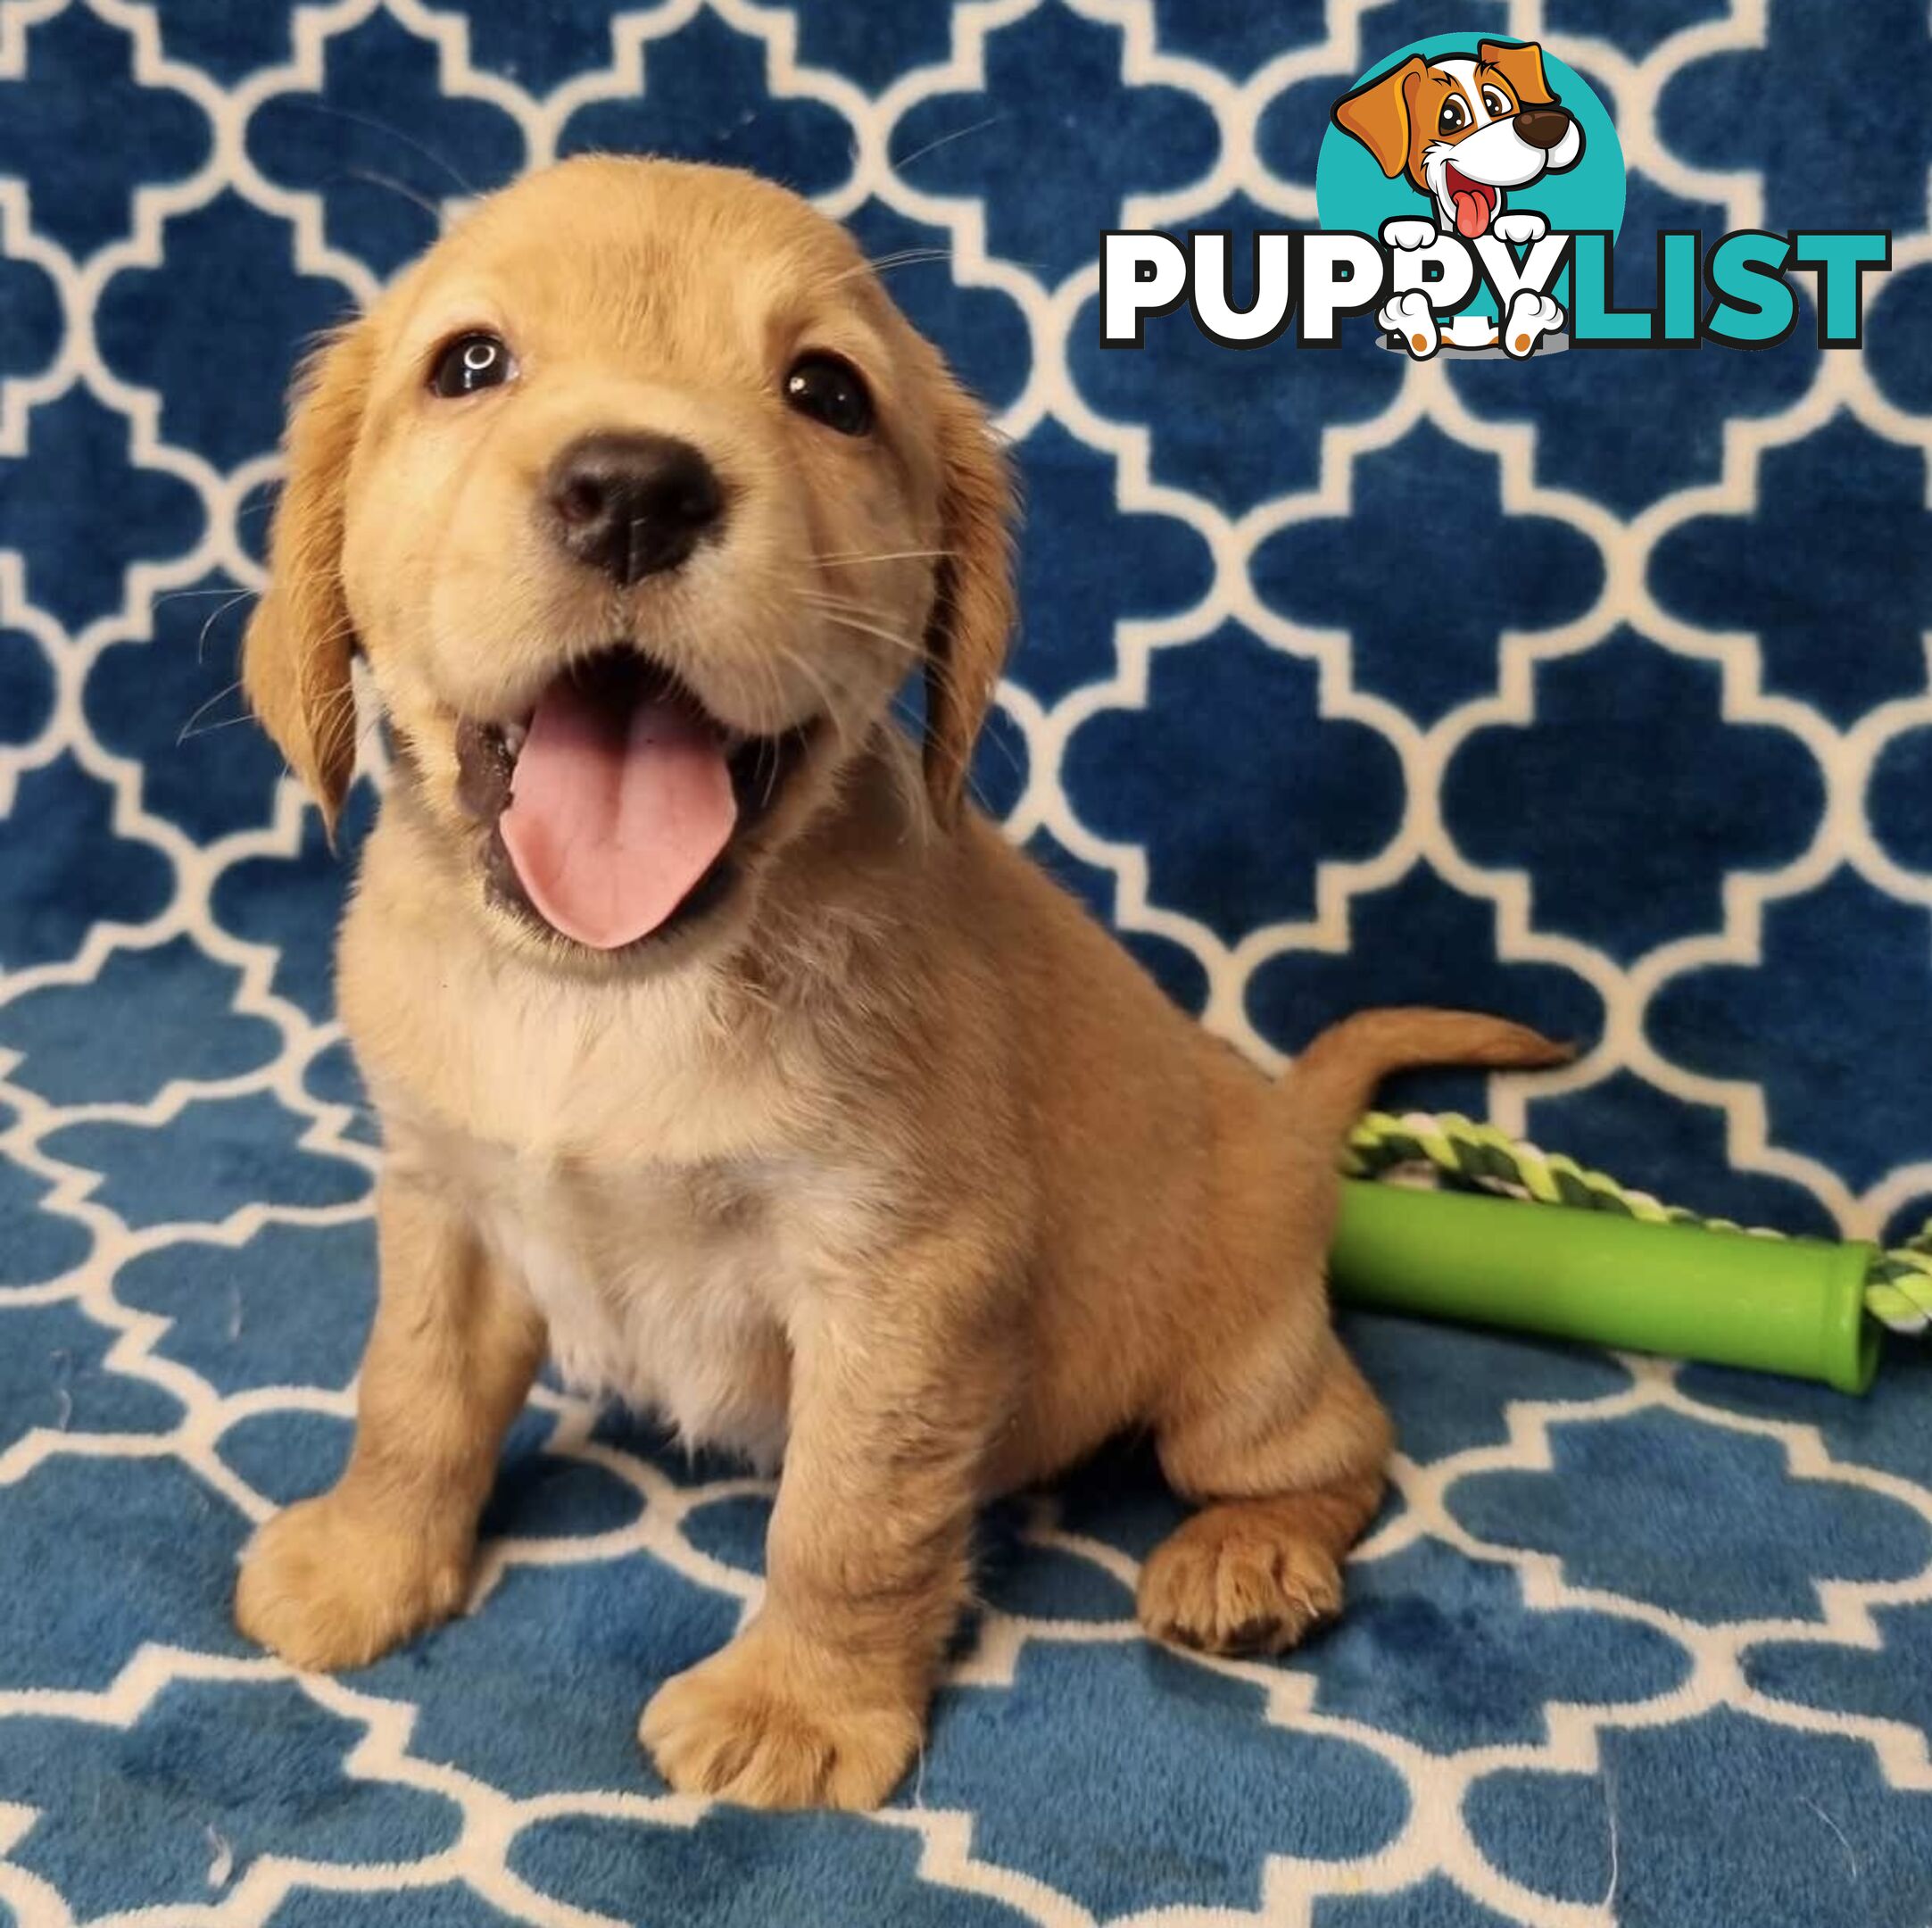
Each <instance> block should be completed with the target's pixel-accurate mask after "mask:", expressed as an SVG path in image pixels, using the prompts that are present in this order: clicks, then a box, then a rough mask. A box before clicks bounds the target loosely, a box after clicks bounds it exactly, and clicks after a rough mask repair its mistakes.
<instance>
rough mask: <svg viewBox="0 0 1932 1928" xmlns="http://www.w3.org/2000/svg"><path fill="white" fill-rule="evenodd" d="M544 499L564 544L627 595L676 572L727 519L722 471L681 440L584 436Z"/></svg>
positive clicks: (557, 468)
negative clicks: (649, 580)
mask: <svg viewBox="0 0 1932 1928" xmlns="http://www.w3.org/2000/svg"><path fill="white" fill-rule="evenodd" d="M543 499H544V503H545V505H546V507H547V509H548V511H549V515H550V519H551V528H552V529H553V531H554V533H555V535H556V538H557V541H558V543H559V544H560V546H561V547H562V548H563V549H564V550H565V551H566V552H567V553H568V554H570V555H572V556H575V557H576V560H577V561H579V562H583V563H586V564H588V565H589V567H591V568H592V569H598V570H601V572H602V573H603V574H604V575H606V576H608V577H609V578H611V580H612V581H613V582H615V583H616V584H617V585H618V586H619V587H620V588H626V589H627V588H629V587H630V586H631V585H632V584H633V583H635V582H639V581H642V580H643V578H644V577H646V576H652V575H655V574H657V573H658V572H659V570H660V569H676V567H677V566H678V564H679V563H681V562H683V561H684V560H685V559H686V558H687V557H688V556H689V555H690V554H691V553H692V550H693V549H695V548H696V547H697V546H698V544H699V543H700V542H701V540H702V539H703V538H704V537H705V536H708V535H710V534H712V533H713V532H714V531H715V530H716V529H717V527H718V526H719V524H720V523H721V522H722V521H723V520H724V515H725V492H724V489H723V488H722V487H721V486H720V485H719V482H718V478H717V470H714V469H713V468H712V467H711V465H710V463H709V461H706V460H705V458H704V456H703V455H702V454H701V453H700V452H699V451H698V450H697V449H694V448H693V447H692V445H691V444H690V443H688V442H681V441H679V440H678V439H677V438H676V436H662V435H639V434H617V433H604V434H599V435H587V436H581V437H580V438H579V439H578V440H576V441H575V442H573V443H571V445H569V446H568V448H567V449H565V450H564V451H563V453H561V454H560V455H559V456H558V457H557V459H556V461H554V462H552V463H551V470H550V473H549V475H548V477H546V478H545V480H544V486H543Z"/></svg>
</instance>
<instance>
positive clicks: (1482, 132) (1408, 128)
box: [1334, 40, 1583, 241]
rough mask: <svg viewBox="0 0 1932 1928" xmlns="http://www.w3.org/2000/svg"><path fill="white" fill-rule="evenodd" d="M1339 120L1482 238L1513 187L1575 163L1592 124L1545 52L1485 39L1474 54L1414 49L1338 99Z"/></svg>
mask: <svg viewBox="0 0 1932 1928" xmlns="http://www.w3.org/2000/svg"><path fill="white" fill-rule="evenodd" d="M1334 120H1335V125H1336V126H1337V127H1339V129H1341V130H1342V132H1343V133H1345V134H1347V135H1351V136H1353V137H1354V138H1355V139H1356V140H1358V141H1360V142H1361V143H1362V145H1364V147H1366V148H1367V149H1368V151H1369V152H1370V153H1371V154H1373V155H1374V156H1375V160H1376V162H1377V164H1378V165H1379V166H1380V167H1381V170H1382V172H1383V173H1384V174H1385V175H1387V176H1388V177H1389V179H1390V180H1393V179H1395V178H1396V176H1397V175H1398V174H1400V175H1404V176H1405V177H1406V178H1407V179H1408V180H1409V182H1410V183H1411V184H1412V185H1413V186H1414V187H1416V188H1417V189H1418V190H1420V191H1421V192H1422V194H1425V195H1428V196H1429V198H1430V201H1431V202H1433V203H1434V204H1435V209H1436V225H1437V226H1438V227H1439V228H1440V229H1443V230H1444V231H1445V232H1447V231H1449V230H1452V229H1453V230H1454V231H1455V233H1457V234H1459V235H1461V236H1462V237H1464V239H1465V240H1470V241H1473V240H1474V239H1475V238H1476V237H1478V236H1479V235H1483V234H1487V233H1488V231H1489V225H1490V223H1491V222H1492V221H1493V220H1495V219H1496V216H1497V213H1498V212H1500V211H1501V208H1502V205H1503V195H1504V191H1505V189H1507V188H1511V187H1527V186H1528V185H1529V184H1530V182H1531V181H1533V180H1538V179H1541V177H1542V176H1543V175H1545V174H1546V173H1553V172H1559V173H1560V172H1561V171H1563V170H1564V169H1566V168H1572V167H1574V166H1575V165H1576V164H1577V162H1578V161H1579V160H1580V158H1581V156H1582V154H1583V129H1581V128H1580V127H1579V126H1578V125H1577V121H1576V118H1575V116H1574V115H1572V114H1571V112H1569V110H1568V109H1567V108H1565V107H1563V105H1562V104H1560V103H1559V102H1558V100H1557V97H1556V96H1555V95H1554V94H1553V93H1551V92H1550V89H1549V83H1548V82H1547V81H1546V79H1544V78H1543V50H1542V48H1541V47H1539V46H1537V44H1536V43H1535V42H1534V41H1529V42H1526V43H1525V44H1523V45H1522V46H1510V45H1508V44H1507V43H1505V42H1503V41H1500V40H1484V41H1482V42H1481V43H1480V45H1479V46H1477V48H1476V51H1475V54H1473V55H1468V54H1463V55H1455V54H1446V55H1441V56H1439V57H1438V58H1437V59H1434V60H1424V59H1423V58H1422V55H1421V54H1414V55H1412V56H1411V57H1410V58H1409V59H1408V60H1406V61H1405V62H1403V63H1402V64H1401V65H1400V66H1399V67H1393V68H1391V69H1390V70H1389V71H1388V72H1387V73H1385V74H1378V75H1377V76H1376V78H1375V79H1372V80H1371V81H1370V82H1369V83H1368V84H1367V85H1366V86H1364V87H1357V88H1356V90H1355V92H1354V93H1353V94H1348V95H1345V96H1343V97H1342V98H1341V99H1340V100H1339V101H1337V102H1336V104H1335V109H1334Z"/></svg>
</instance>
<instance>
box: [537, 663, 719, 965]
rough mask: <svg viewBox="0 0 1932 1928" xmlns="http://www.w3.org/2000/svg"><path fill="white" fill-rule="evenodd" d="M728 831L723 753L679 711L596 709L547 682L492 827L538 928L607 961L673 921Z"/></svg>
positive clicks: (691, 715) (681, 703) (680, 703)
mask: <svg viewBox="0 0 1932 1928" xmlns="http://www.w3.org/2000/svg"><path fill="white" fill-rule="evenodd" d="M737 819H738V806H737V802H736V801H735V799H734V796H733V794H732V787H731V772H730V770H729V769H727V768H726V761H725V750H724V745H723V744H721V743H720V742H719V740H718V736H717V731H716V730H715V729H713V728H712V727H711V725H710V724H709V722H708V721H707V719H705V718H704V717H703V716H701V714H699V713H698V711H696V710H695V709H694V708H693V707H692V704H691V703H690V702H687V701H685V700H684V699H683V698H681V697H679V696H676V695H675V694H671V695H667V694H650V695H645V696H644V697H643V699H642V700H641V701H637V702H631V703H626V702H623V701H621V700H618V701H608V700H599V699H598V698H597V697H596V696H593V694H588V693H586V692H585V690H583V689H582V688H580V687H579V686H577V685H576V684H575V683H573V682H572V681H571V679H570V678H569V677H558V678H557V680H556V681H555V682H554V683H552V684H551V686H550V688H549V689H548V690H546V691H545V692H544V694H543V700H542V701H541V702H539V703H538V704H537V706H536V713H535V715H534V716H533V717H532V718H531V719H530V729H529V735H527V737H526V739H525V741H524V745H523V750H522V752H521V754H520V755H519V756H518V759H517V768H516V771H515V774H514V775H513V776H512V777H511V779H510V806H509V808H508V809H506V810H504V812H503V815H502V832H503V843H504V847H505V848H506V849H507V850H508V851H509V852H510V862H511V863H512V864H514V865H515V866H516V870H517V875H518V878H519V879H521V881H522V884H523V887H524V889H525V890H527V892H528V893H530V901H531V902H533V903H534V904H535V906H536V908H537V909H538V910H540V911H542V912H543V916H544V917H545V918H548V919H549V921H550V922H551V924H552V925H554V926H555V927H556V928H557V929H559V930H560V931H561V932H562V933H563V934H564V935H565V936H567V937H574V938H576V941H577V942H578V943H584V944H589V945H591V946H592V947H593V949H595V950H599V951H614V950H616V949H617V948H618V945H620V944H627V943H634V942H635V941H636V940H637V939H638V938H640V937H648V936H649V935H651V932H652V931H654V930H656V929H657V927H659V925H660V924H662V923H663V922H664V920H665V919H666V918H667V917H669V916H670V914H671V912H672V911H674V910H676V908H677V906H678V905H679V903H681V902H683V901H684V896H685V895H686V893H688V892H689V891H690V889H691V887H692V885H694V884H695V883H697V881H698V879H699V878H700V877H702V876H703V875H704V873H705V872H706V871H707V870H709V868H711V866H712V864H713V863H715V862H716V861H717V856H718V853H719V852H721V851H722V850H723V849H724V848H725V845H726V843H727V842H728V841H729V840H730V837H731V833H732V827H733V826H734V824H735V823H736V822H737Z"/></svg>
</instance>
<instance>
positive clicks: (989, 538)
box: [925, 373, 1015, 829]
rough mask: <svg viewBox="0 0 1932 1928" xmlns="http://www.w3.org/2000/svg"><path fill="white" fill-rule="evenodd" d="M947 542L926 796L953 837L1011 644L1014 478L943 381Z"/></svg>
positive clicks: (964, 402) (974, 408)
mask: <svg viewBox="0 0 1932 1928" xmlns="http://www.w3.org/2000/svg"><path fill="white" fill-rule="evenodd" d="M939 395H940V403H939V418H938V424H937V436H938V448H939V459H940V464H941V475H940V530H941V533H940V543H939V546H940V548H941V551H942V552H943V553H942V554H941V557H940V560H939V568H938V572H937V587H936V589H935V591H934V593H933V613H932V615H931V616H930V617H929V618H928V619H927V621H926V628H925V788H926V794H927V795H928V796H929V797H930V798H931V799H932V802H933V815H934V816H935V817H937V818H938V819H939V821H940V823H941V825H943V826H944V827H946V828H948V829H950V828H951V827H953V826H954V825H955V824H956V823H957V822H958V819H959V807H960V800H961V798H962V796H963V795H964V794H965V791H966V770H967V769H968V767H969V766H970V764H971V763H972V760H973V746H974V744H975V743H976V742H977V741H978V740H979V734H980V731H981V729H982V728H983V727H984V725H985V722H986V716H987V712H988V711H990V710H991V708H992V703H993V694H994V692H995V691H996V690H997V689H998V688H999V671H1000V669H1001V668H1002V667H1003V666H1004V664H1005V662H1006V658H1007V644H1009V643H1010V642H1011V640H1012V636H1013V622H1014V608H1015V604H1014V592H1013V514H1014V488H1013V478H1012V471H1011V469H1010V467H1009V465H1008V463H1007V458H1006V455H1005V454H1004V453H1003V452H1002V451H1001V450H1000V448H999V445H998V444H997V443H996V442H995V441H994V440H993V436H992V431H991V428H989V427H988V425H987V421H986V418H985V416H984V415H983V413H982V412H981V411H980V407H979V404H978V403H976V402H974V400H973V398H972V397H971V396H970V395H967V394H966V390H965V389H963V388H962V387H960V386H959V385H958V383H957V382H956V381H954V380H953V378H951V376H950V375H948V374H944V373H941V377H940V388H939Z"/></svg>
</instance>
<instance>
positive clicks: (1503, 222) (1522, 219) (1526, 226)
mask: <svg viewBox="0 0 1932 1928" xmlns="http://www.w3.org/2000/svg"><path fill="white" fill-rule="evenodd" d="M1549 231H1550V224H1549V223H1548V222H1547V221H1546V220H1544V219H1543V217H1542V216H1541V215H1540V214H1538V213H1537V212H1535V211H1534V210H1533V209H1531V208H1523V209H1522V210H1521V211H1520V212H1516V213H1513V214H1498V215H1497V217H1496V219H1495V220H1493V221H1491V222H1490V223H1489V232H1490V233H1491V234H1493V235H1494V236H1495V237H1497V240H1498V241H1506V242H1508V243H1509V245H1511V246H1512V247H1521V246H1522V245H1524V244H1525V243H1527V242H1530V241H1540V240H1541V239H1542V238H1543V237H1544V236H1545V235H1546V234H1547V233H1548V232H1549Z"/></svg>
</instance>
